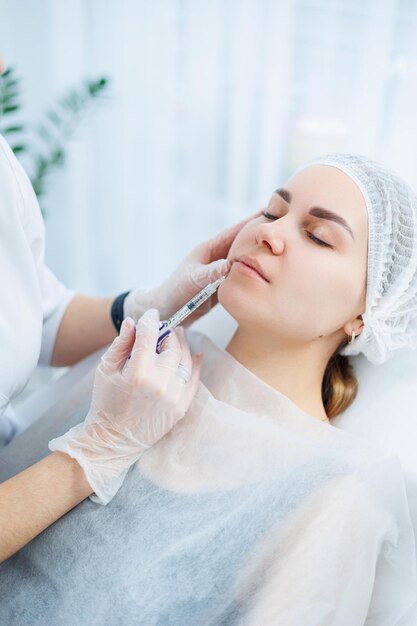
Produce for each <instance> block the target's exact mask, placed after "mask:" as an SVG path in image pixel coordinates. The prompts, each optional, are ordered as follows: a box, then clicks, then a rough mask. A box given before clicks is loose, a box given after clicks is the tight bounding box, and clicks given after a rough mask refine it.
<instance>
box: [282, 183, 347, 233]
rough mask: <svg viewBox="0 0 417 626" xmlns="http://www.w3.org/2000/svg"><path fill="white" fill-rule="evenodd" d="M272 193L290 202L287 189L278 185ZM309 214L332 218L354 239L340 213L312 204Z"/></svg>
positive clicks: (290, 196) (325, 218)
mask: <svg viewBox="0 0 417 626" xmlns="http://www.w3.org/2000/svg"><path fill="white" fill-rule="evenodd" d="M274 193H276V194H278V195H279V196H281V198H282V199H283V200H285V202H288V204H290V202H291V200H292V195H291V193H290V192H289V191H288V189H283V188H282V187H280V188H279V189H276V190H275V191H274ZM309 214H310V215H314V217H318V218H319V219H323V220H332V221H333V222H336V223H337V224H340V226H343V228H344V229H346V230H347V231H348V233H349V234H350V236H351V237H352V239H353V240H354V239H355V237H354V235H353V232H352V229H351V227H350V226H349V224H348V223H347V221H346V220H345V219H343V217H341V215H338V214H337V213H333V211H329V210H328V209H323V208H322V207H319V206H313V207H312V208H311V209H310V210H309Z"/></svg>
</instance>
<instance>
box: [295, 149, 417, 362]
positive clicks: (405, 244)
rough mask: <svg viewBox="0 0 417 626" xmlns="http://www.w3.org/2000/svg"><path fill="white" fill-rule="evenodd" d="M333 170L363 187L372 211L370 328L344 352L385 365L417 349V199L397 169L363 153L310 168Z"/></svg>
mask: <svg viewBox="0 0 417 626" xmlns="http://www.w3.org/2000/svg"><path fill="white" fill-rule="evenodd" d="M309 165H331V166H333V167H337V168H338V169H339V170H341V171H342V172H344V173H345V174H347V175H348V176H349V177H350V178H351V179H352V180H353V181H354V182H355V183H356V184H357V186H358V187H359V189H360V190H361V192H362V194H363V197H364V198H365V201H366V206H367V210H368V276H367V291H366V310H365V313H364V314H363V315H362V318H363V321H364V328H363V329H362V332H361V334H360V335H359V336H358V337H355V340H354V341H353V342H352V343H351V344H350V345H346V346H345V347H342V348H341V349H340V350H339V353H340V354H343V355H346V356H347V355H356V354H360V353H363V354H364V355H365V356H366V358H367V359H368V360H369V361H370V362H371V363H375V364H381V363H384V362H385V361H387V360H388V359H390V358H391V357H392V356H394V355H395V354H398V352H400V351H401V352H402V351H404V350H410V349H414V348H416V347H417V196H416V194H415V193H414V191H413V190H412V189H411V187H410V186H409V185H408V184H407V183H406V182H405V181H403V180H402V179H401V178H400V177H399V176H398V175H397V174H395V173H394V172H393V171H392V170H390V169H388V168H387V167H385V166H384V165H382V164H380V163H377V162H376V161H373V160H371V159H369V158H368V157H366V156H363V155H360V154H344V153H338V152H336V153H331V154H326V155H323V156H319V157H316V158H314V159H311V160H309V161H307V162H306V163H304V164H303V165H302V167H300V168H298V169H297V172H299V171H300V170H302V169H304V168H305V167H308V166H309Z"/></svg>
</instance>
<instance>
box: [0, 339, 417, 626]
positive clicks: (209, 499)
mask: <svg viewBox="0 0 417 626" xmlns="http://www.w3.org/2000/svg"><path fill="white" fill-rule="evenodd" d="M187 336H188V339H189V341H190V344H191V347H192V352H193V353H195V352H197V351H202V352H203V353H204V355H205V359H204V361H203V368H202V374H201V380H202V383H201V384H200V386H199V390H198V393H197V395H196V397H195V399H194V401H193V404H192V406H191V408H190V410H189V411H188V413H187V415H186V416H185V417H184V419H183V420H181V421H180V422H179V423H178V424H177V425H176V426H175V427H174V429H173V430H172V431H171V432H170V433H169V434H168V435H167V436H166V437H164V438H163V439H162V440H161V441H160V442H158V443H157V444H156V445H155V446H153V447H152V448H151V449H150V450H148V451H147V452H146V453H145V454H144V455H143V456H142V458H141V459H140V461H139V462H138V463H137V464H136V465H135V466H134V467H133V468H132V471H131V472H129V474H128V476H127V478H126V481H125V483H124V485H123V486H122V488H121V489H120V492H119V493H118V494H117V496H116V497H115V498H114V499H113V500H112V501H111V502H110V503H109V504H108V505H107V506H106V507H100V506H97V505H96V504H94V503H92V502H91V501H89V500H86V501H85V502H83V503H82V504H81V505H80V506H78V507H77V508H76V509H74V510H73V511H71V512H70V513H68V514H67V515H66V516H64V518H63V519H62V520H60V521H58V522H57V523H55V524H54V525H53V526H52V527H50V528H49V529H47V530H46V531H45V532H44V533H43V534H42V535H41V536H39V537H38V538H37V539H35V540H34V541H33V542H32V543H31V544H29V545H28V546H27V547H25V548H24V549H23V550H21V551H20V553H19V554H17V555H16V556H14V557H12V558H11V559H9V560H8V561H7V562H6V563H4V564H3V565H1V566H0V593H1V601H0V623H5V624H6V623H7V624H8V625H10V626H25V625H29V624H30V626H34V625H36V624H38V625H40V624H42V626H43V625H44V624H54V626H61V625H68V626H69V625H71V626H77V625H81V624H82V625H86V626H87V625H88V626H91V625H95V624H97V625H101V624H103V625H104V624H106V625H107V624H123V625H127V626H129V625H133V624H134V625H143V626H154V625H155V626H156V625H158V626H170V625H175V626H184V624H187V625H188V624H190V625H191V624H192V625H193V626H194V625H198V626H200V625H201V626H202V625H206V624H207V625H208V624H213V625H214V624H215V625H222V626H223V625H224V626H226V625H227V626H233V625H234V624H242V625H245V626H259V625H260V624H275V623H276V624H280V626H306V625H307V624H308V625H309V626H310V625H312V624H325V623H329V624H332V626H352V624H355V626H360V625H361V624H367V625H369V626H370V625H371V624H372V625H376V624H377V625H378V626H392V624H395V623H396V621H397V620H398V619H399V618H400V616H401V615H403V614H404V613H405V611H406V610H407V608H408V607H409V606H410V605H411V604H412V603H413V602H415V600H416V585H417V582H416V567H415V553H414V548H415V545H414V534H413V530H412V526H411V523H410V518H409V513H408V504H407V500H406V495H405V489H404V483H403V479H402V475H401V468H400V466H399V463H398V461H397V459H395V458H394V457H387V456H386V455H383V454H381V453H380V451H379V450H378V449H377V448H376V447H374V446H371V445H368V444H367V443H365V442H362V441H361V440H360V439H357V438H356V437H354V436H352V435H349V434H347V433H344V432H343V431H340V430H339V429H337V428H334V427H332V426H331V425H328V424H326V423H324V422H320V421H319V420H317V419H315V418H313V417H311V416H309V415H307V414H306V413H304V412H303V411H302V410H301V409H299V407H297V406H296V405H295V404H294V403H292V402H291V401H290V400H289V399H288V398H287V397H286V396H284V395H283V394H281V393H279V392H278V391H276V390H274V389H272V388H271V387H269V386H268V385H266V384H265V383H263V382H262V381H260V380H259V379H258V378H257V377H256V376H254V375H253V374H252V373H251V372H249V371H248V370H246V369H245V368H244V367H243V366H242V365H241V364H239V363H238V362H237V361H236V360H235V359H233V357H231V355H229V354H228V353H226V352H224V351H223V350H221V349H220V348H218V347H217V346H215V345H214V344H213V343H212V342H211V341H210V340H209V339H208V338H207V337H205V336H204V335H201V334H200V333H193V332H189V333H188V334H187ZM29 430H30V429H29Z"/></svg>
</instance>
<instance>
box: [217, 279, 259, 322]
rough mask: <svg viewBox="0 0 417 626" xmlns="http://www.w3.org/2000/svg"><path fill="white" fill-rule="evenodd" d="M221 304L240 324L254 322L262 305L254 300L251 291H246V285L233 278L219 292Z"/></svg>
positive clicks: (223, 284)
mask: <svg viewBox="0 0 417 626" xmlns="http://www.w3.org/2000/svg"><path fill="white" fill-rule="evenodd" d="M217 298H218V300H219V303H220V304H221V305H222V307H223V308H224V309H226V311H227V312H228V313H229V315H231V316H232V317H233V318H234V319H235V320H236V321H237V322H238V323H240V322H243V321H254V320H255V319H256V317H257V315H256V314H257V313H258V312H259V310H260V308H261V307H262V304H261V303H260V302H259V299H256V300H255V299H254V297H253V292H252V290H251V289H245V287H244V285H243V284H242V283H241V282H240V281H237V280H234V279H233V277H232V276H230V277H227V278H226V280H225V281H224V282H223V283H222V284H221V285H220V287H219V288H218V290H217Z"/></svg>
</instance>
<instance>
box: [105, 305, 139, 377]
mask: <svg viewBox="0 0 417 626" xmlns="http://www.w3.org/2000/svg"><path fill="white" fill-rule="evenodd" d="M134 343H135V322H134V321H133V319H132V318H131V317H127V318H126V319H125V320H123V323H122V325H121V328H120V334H119V335H118V336H117V337H116V338H115V340H114V341H113V343H112V344H111V346H110V347H109V348H108V350H107V351H106V352H105V353H104V354H103V356H102V357H101V362H102V363H103V364H104V365H105V366H106V368H107V369H108V370H112V371H116V370H117V369H122V367H123V365H124V364H125V362H126V359H127V358H128V356H129V354H130V352H131V350H132V347H133V344H134Z"/></svg>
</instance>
